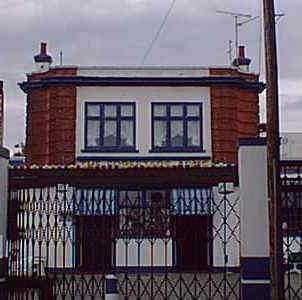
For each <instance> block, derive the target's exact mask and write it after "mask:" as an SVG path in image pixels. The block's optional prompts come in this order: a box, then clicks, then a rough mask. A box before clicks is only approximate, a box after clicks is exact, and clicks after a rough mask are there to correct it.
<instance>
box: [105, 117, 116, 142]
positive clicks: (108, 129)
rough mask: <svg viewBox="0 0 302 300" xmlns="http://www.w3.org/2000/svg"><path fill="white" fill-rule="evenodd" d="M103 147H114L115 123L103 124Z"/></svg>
mask: <svg viewBox="0 0 302 300" xmlns="http://www.w3.org/2000/svg"><path fill="white" fill-rule="evenodd" d="M104 146H107V147H110V146H116V121H106V122H105V133H104Z"/></svg>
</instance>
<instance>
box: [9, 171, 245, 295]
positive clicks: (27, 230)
mask: <svg viewBox="0 0 302 300" xmlns="http://www.w3.org/2000/svg"><path fill="white" fill-rule="evenodd" d="M158 172H160V171H158ZM29 175H31V176H32V174H29ZM29 175H28V178H26V177H27V176H22V178H18V180H16V182H15V184H11V190H10V199H9V230H8V232H9V275H10V277H11V278H19V279H20V278H21V279H22V280H23V279H25V278H27V279H30V280H33V281H39V280H40V281H41V282H47V283H49V284H50V286H51V293H52V295H53V297H54V299H103V298H104V297H105V292H106V291H105V276H106V275H108V274H115V275H116V276H117V278H118V291H119V294H120V296H121V297H124V299H239V298H240V262H239V249H240V241H239V229H240V222H239V220H240V211H239V209H240V203H239V196H238V193H237V188H235V187H234V185H233V183H230V182H228V183H227V182H225V180H224V179H225V177H223V176H221V178H218V177H217V176H216V179H215V180H216V183H215V182H214V180H213V178H211V176H210V175H211V174H207V176H209V178H211V180H210V184H206V183H205V181H204V180H203V181H201V182H202V183H201V184H199V185H196V184H194V185H190V184H189V181H188V182H185V183H183V184H179V183H175V182H173V181H172V180H171V182H169V183H168V184H165V185H162V186H158V185H156V186H154V185H152V184H150V183H148V184H147V185H140V184H138V183H139V179H138V178H137V179H135V180H136V181H133V183H132V185H129V184H127V185H110V184H106V185H103V184H102V180H101V179H100V181H99V182H100V183H99V184H94V185H93V186H89V184H88V185H87V184H85V186H83V185H81V184H78V182H79V181H78V180H75V179H74V178H73V179H72V180H69V181H68V182H66V178H64V179H63V178H61V180H56V181H55V182H54V181H53V180H49V182H51V183H49V184H45V181H43V184H42V183H41V182H39V178H38V177H37V178H35V180H30V178H32V177H30V176H29ZM234 178H235V176H234ZM133 180H134V179H133ZM218 182H220V183H218ZM11 183H12V181H11ZM23 183H24V184H23ZM41 285H42V284H41ZM47 287H48V286H47ZM41 289H42V290H43V291H44V294H43V293H42V294H41V295H42V296H41V295H40V296H39V297H42V298H41V299H48V298H45V297H44V296H43V295H45V293H48V295H49V291H46V292H45V288H43V286H41ZM46 290H47V288H46ZM30 296H31V294H30V293H28V296H26V297H28V299H36V298H35V297H36V296H35V295H33V296H32V298H30ZM43 297H44V298H43ZM25 299H27V298H25Z"/></svg>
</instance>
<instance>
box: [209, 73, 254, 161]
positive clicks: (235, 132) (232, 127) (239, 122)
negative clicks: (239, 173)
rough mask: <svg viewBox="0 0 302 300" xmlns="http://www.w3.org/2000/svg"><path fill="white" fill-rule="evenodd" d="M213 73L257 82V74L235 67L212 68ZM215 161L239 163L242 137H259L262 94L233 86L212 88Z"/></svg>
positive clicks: (213, 74)
mask: <svg viewBox="0 0 302 300" xmlns="http://www.w3.org/2000/svg"><path fill="white" fill-rule="evenodd" d="M210 76H230V77H241V78H244V79H246V80H248V81H251V82H258V80H259V78H258V75H255V74H247V73H241V72H239V71H237V70H233V69H210ZM211 114H212V116H211V118H212V120H211V123H212V126H211V127H212V151H213V161H215V162H228V163H237V149H238V141H239V139H240V138H250V137H257V136H258V126H259V95H258V92H257V91H250V90H246V89H241V88H238V87H232V86H219V85H217V86H212V87H211Z"/></svg>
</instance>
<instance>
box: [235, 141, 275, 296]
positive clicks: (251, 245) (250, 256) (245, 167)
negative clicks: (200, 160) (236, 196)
mask: <svg viewBox="0 0 302 300" xmlns="http://www.w3.org/2000/svg"><path fill="white" fill-rule="evenodd" d="M239 185H240V192H241V202H240V203H241V206H240V212H241V217H240V218H241V269H242V272H241V283H242V299H244V300H250V299H270V297H271V296H270V257H269V210H268V192H267V147H266V141H265V139H244V140H241V141H240V147H239Z"/></svg>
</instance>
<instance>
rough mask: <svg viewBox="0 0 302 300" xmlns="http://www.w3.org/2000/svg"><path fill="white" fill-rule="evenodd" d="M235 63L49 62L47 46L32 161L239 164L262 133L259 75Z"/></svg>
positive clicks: (30, 140) (35, 88)
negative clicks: (245, 143) (240, 154)
mask: <svg viewBox="0 0 302 300" xmlns="http://www.w3.org/2000/svg"><path fill="white" fill-rule="evenodd" d="M239 53H240V57H239V58H238V59H237V60H235V61H234V63H235V64H237V67H80V66H56V67H51V62H52V59H51V57H50V56H49V55H48V54H47V52H46V44H44V43H42V45H41V52H40V54H38V55H36V56H35V62H36V70H35V71H34V72H32V73H30V74H28V75H27V80H26V81H24V82H22V83H20V87H21V88H22V90H23V91H24V92H25V93H26V94H27V124H26V125H27V126H26V149H25V153H26V159H27V163H29V164H69V163H75V162H77V161H87V160H117V159H118V160H123V159H125V160H146V159H147V160H148V159H152V160H155V159H156V160H157V159H159V160H161V159H210V160H212V161H215V162H229V163H235V162H236V161H237V147H238V140H239V139H240V138H248V137H257V136H258V125H259V93H261V92H262V90H263V89H264V85H263V83H261V82H259V78H258V75H256V74H253V73H250V72H248V66H249V64H250V60H249V59H247V58H245V56H244V48H243V47H241V49H240V51H239Z"/></svg>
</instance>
